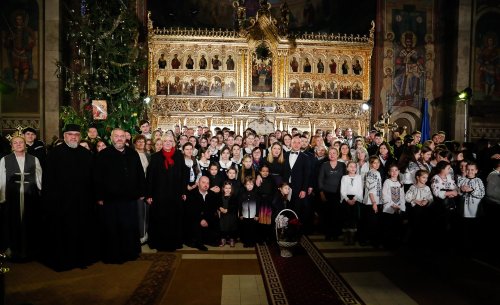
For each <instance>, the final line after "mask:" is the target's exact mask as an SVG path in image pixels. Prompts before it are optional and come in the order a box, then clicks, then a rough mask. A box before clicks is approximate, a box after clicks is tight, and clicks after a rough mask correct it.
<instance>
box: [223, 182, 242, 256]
mask: <svg viewBox="0 0 500 305" xmlns="http://www.w3.org/2000/svg"><path fill="white" fill-rule="evenodd" d="M219 218H220V219H219V224H220V231H221V241H220V246H221V247H224V246H225V245H226V242H228V241H229V245H230V246H231V247H234V244H235V241H236V238H237V229H238V228H237V224H238V201H237V199H236V197H235V196H234V193H233V188H232V185H231V182H229V181H226V182H224V184H223V186H222V196H221V199H220V202H219Z"/></svg>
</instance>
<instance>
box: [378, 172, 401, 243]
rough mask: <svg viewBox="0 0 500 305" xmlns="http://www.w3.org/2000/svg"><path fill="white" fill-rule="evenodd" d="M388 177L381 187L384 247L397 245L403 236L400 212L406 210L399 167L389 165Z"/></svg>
mask: <svg viewBox="0 0 500 305" xmlns="http://www.w3.org/2000/svg"><path fill="white" fill-rule="evenodd" d="M388 169H389V177H388V178H387V179H386V180H385V182H384V186H383V187H382V202H383V204H384V208H383V220H382V222H383V228H384V229H383V231H384V243H385V245H386V247H388V248H393V247H395V246H397V245H398V244H399V243H400V241H401V238H402V236H403V218H402V215H401V214H402V213H403V212H404V211H405V210H406V206H405V192H404V187H403V184H402V183H401V182H400V181H399V169H398V166H397V165H396V164H392V165H389V167H388Z"/></svg>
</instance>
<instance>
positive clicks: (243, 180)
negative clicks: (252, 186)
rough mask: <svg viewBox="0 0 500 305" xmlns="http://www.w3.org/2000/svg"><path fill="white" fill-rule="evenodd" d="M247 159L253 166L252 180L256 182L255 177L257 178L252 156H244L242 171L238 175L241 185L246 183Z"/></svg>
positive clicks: (251, 167) (251, 168)
mask: <svg viewBox="0 0 500 305" xmlns="http://www.w3.org/2000/svg"><path fill="white" fill-rule="evenodd" d="M245 159H248V160H250V161H251V162H252V166H250V170H251V171H252V178H253V179H254V180H255V177H256V176H257V174H256V173H255V169H254V168H253V158H252V156H251V155H244V156H243V158H242V159H241V164H242V166H241V171H240V172H239V173H238V175H239V176H240V181H241V183H245V178H246V176H245V170H246V168H245V166H244V165H243V162H244V161H245Z"/></svg>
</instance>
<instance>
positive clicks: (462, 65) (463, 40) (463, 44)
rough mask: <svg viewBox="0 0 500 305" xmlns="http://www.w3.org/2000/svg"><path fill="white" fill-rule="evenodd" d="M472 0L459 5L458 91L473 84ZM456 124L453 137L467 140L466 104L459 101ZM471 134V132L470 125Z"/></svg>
mask: <svg viewBox="0 0 500 305" xmlns="http://www.w3.org/2000/svg"><path fill="white" fill-rule="evenodd" d="M472 12H473V4H472V0H460V3H459V7H458V35H457V38H458V39H457V50H458V52H457V79H456V87H455V90H456V92H460V91H462V90H464V89H465V88H467V87H470V86H472V84H471V79H470V69H471V54H472V32H471V24H472ZM455 106H456V107H455V124H454V126H453V132H452V137H450V138H453V139H455V140H457V141H465V140H466V139H465V134H466V132H467V131H466V130H465V122H466V119H467V120H468V118H466V117H465V114H466V113H465V112H466V105H465V103H461V102H458V103H456V104H455ZM468 129H469V134H470V127H469V128H468Z"/></svg>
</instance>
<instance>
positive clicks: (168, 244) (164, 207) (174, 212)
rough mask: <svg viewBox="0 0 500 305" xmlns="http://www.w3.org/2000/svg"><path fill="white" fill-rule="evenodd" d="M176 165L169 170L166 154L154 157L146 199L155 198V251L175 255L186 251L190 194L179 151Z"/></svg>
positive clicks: (151, 240) (152, 226)
mask: <svg viewBox="0 0 500 305" xmlns="http://www.w3.org/2000/svg"><path fill="white" fill-rule="evenodd" d="M173 160H174V164H173V165H171V166H169V168H168V169H167V168H166V167H165V157H164V156H163V153H162V151H159V152H157V153H154V154H153V155H152V156H151V162H150V163H149V167H148V171H147V175H146V176H147V179H146V180H147V191H146V194H147V195H146V197H147V198H153V202H152V204H151V208H150V219H149V245H150V246H151V248H154V249H158V250H165V251H173V250H175V249H178V248H181V247H182V241H183V229H182V228H183V225H182V219H183V208H182V207H183V202H182V195H184V194H185V193H186V192H187V181H188V178H189V177H186V170H185V168H186V166H185V163H184V156H183V155H182V153H181V152H180V151H178V150H176V151H175V153H174V156H173Z"/></svg>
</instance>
